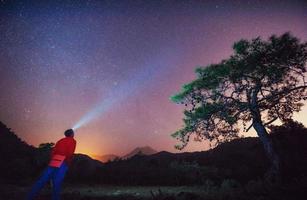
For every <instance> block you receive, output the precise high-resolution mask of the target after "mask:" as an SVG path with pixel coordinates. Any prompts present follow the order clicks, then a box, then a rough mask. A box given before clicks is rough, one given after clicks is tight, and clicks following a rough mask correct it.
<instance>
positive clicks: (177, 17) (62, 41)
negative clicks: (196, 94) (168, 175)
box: [0, 0, 307, 154]
mask: <svg viewBox="0 0 307 200" xmlns="http://www.w3.org/2000/svg"><path fill="white" fill-rule="evenodd" d="M264 2H265V3H264ZM306 10H307V3H306V2H304V1H140V0H133V1H129V0H127V1H49V2H48V1H44V3H42V1H27V2H23V1H1V2H0V90H1V96H0V120H1V121H3V122H4V123H5V124H7V125H8V126H9V127H10V128H12V129H13V130H14V131H15V132H16V133H17V134H18V135H19V136H20V137H21V138H22V139H24V140H25V141H26V142H27V143H29V144H33V145H38V144H39V143H42V142H49V141H50V142H55V141H56V140H57V139H59V138H60V137H62V134H63V131H64V130H65V129H67V128H71V127H72V126H73V125H74V124H75V123H77V122H78V121H79V120H80V119H83V118H84V116H87V113H95V117H93V118H91V119H90V120H88V122H87V123H86V125H84V126H82V127H80V129H78V130H77V134H76V139H77V141H78V148H77V151H78V152H83V153H89V154H105V153H115V154H125V153H126V152H127V151H129V150H131V149H132V148H134V147H136V146H145V145H149V146H152V147H153V148H155V149H157V150H168V151H175V150H174V148H173V146H174V144H175V143H176V141H175V140H174V139H173V138H171V137H170V134H171V133H173V132H174V131H176V130H177V129H179V128H181V126H182V125H183V123H182V118H183V114H182V111H183V109H184V107H182V106H181V105H176V104H174V103H172V102H171V101H170V100H169V97H170V96H171V95H173V94H175V93H176V92H178V91H180V88H181V86H182V84H184V83H187V82H189V81H191V80H193V78H195V74H194V69H195V68H196V67H197V66H206V65H208V64H210V63H214V62H219V61H220V60H221V59H224V58H227V57H228V56H229V55H230V54H231V53H232V50H231V47H232V44H233V43H234V42H235V41H237V40H239V39H242V38H245V39H251V38H254V37H257V36H261V37H262V38H263V39H267V38H268V36H270V35H271V34H277V35H279V34H282V33H284V32H286V31H290V32H291V33H292V34H293V35H295V36H297V37H298V38H300V39H301V40H305V41H306V40H307V23H306V22H307V12H306ZM103 106H108V108H107V109H104V110H103V112H98V111H100V110H99V109H101V107H103ZM306 122H307V121H304V123H306ZM207 147H208V146H207V145H206V143H192V144H191V145H190V146H189V147H188V148H187V149H186V150H190V151H192V150H203V149H206V148H207Z"/></svg>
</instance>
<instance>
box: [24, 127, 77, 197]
mask: <svg viewBox="0 0 307 200" xmlns="http://www.w3.org/2000/svg"><path fill="white" fill-rule="evenodd" d="M64 135H65V136H66V137H65V138H62V139H60V140H59V141H58V142H57V143H56V144H55V146H54V148H53V149H52V152H51V161H50V163H49V166H48V168H47V169H46V170H45V171H44V172H43V174H42V176H41V177H40V178H39V179H38V181H37V182H36V183H35V184H34V186H33V187H32V189H31V191H30V193H29V194H28V197H27V199H28V200H32V199H34V197H35V196H36V195H37V194H38V193H39V191H40V190H41V189H42V188H43V187H44V185H45V184H46V183H47V182H48V181H49V180H50V179H52V186H53V188H52V189H53V191H52V199H53V200H59V199H60V191H61V184H62V181H63V179H64V176H65V174H66V171H67V169H68V166H69V165H70V163H71V159H72V156H73V154H74V152H75V148H76V140H75V139H74V131H73V130H72V129H68V130H66V131H65V132H64Z"/></svg>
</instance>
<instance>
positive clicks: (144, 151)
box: [121, 146, 158, 160]
mask: <svg viewBox="0 0 307 200" xmlns="http://www.w3.org/2000/svg"><path fill="white" fill-rule="evenodd" d="M155 153H158V152H157V151H156V150H154V149H153V148H151V147H150V146H144V147H137V148H135V149H134V150H132V151H131V152H130V153H128V154H126V155H125V156H123V157H121V158H122V159H124V160H125V159H128V158H131V157H133V156H135V155H153V154H155Z"/></svg>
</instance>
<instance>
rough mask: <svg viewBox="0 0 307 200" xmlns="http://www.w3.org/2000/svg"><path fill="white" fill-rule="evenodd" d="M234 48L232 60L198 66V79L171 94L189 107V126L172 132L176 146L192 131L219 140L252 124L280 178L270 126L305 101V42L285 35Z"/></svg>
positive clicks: (199, 136)
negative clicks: (175, 139)
mask: <svg viewBox="0 0 307 200" xmlns="http://www.w3.org/2000/svg"><path fill="white" fill-rule="evenodd" d="M233 50H234V54H233V55H231V56H230V57H229V58H228V59H225V60H222V61H221V62H220V63H218V64H211V65H209V66H207V67H203V68H201V67H200V68H197V69H196V70H195V72H196V74H197V78H196V80H194V81H192V82H190V83H188V84H185V85H183V88H182V91H181V92H180V93H178V94H176V95H174V96H172V97H171V100H172V101H174V102H176V103H182V104H185V106H186V109H185V111H184V116H185V117H184V119H183V121H184V124H185V125H184V127H183V128H182V129H180V130H178V131H176V132H175V133H173V134H172V136H173V137H175V138H177V139H178V140H179V141H180V142H181V144H179V145H176V148H178V149H183V148H184V147H185V146H186V145H187V144H188V142H189V139H190V137H191V135H192V134H195V135H196V137H195V139H197V140H202V139H207V140H209V141H210V142H211V143H212V142H213V143H215V144H219V143H220V142H223V141H228V140H231V139H233V138H236V137H238V132H239V130H240V124H242V125H243V128H244V131H246V132H247V131H248V130H249V129H250V128H251V127H253V128H254V129H255V130H256V132H257V134H258V136H259V138H260V140H261V142H262V144H263V146H264V149H265V152H266V154H267V156H268V158H269V159H270V161H271V163H272V167H271V169H270V173H269V174H270V175H274V176H273V177H276V176H275V175H278V173H279V171H280V160H279V156H278V154H277V153H276V151H275V149H274V147H273V143H272V141H271V138H270V136H269V131H268V130H267V127H268V125H270V124H272V123H273V122H274V121H275V120H277V119H279V120H281V121H282V122H284V121H286V120H288V119H291V117H292V114H293V112H298V111H300V109H301V107H302V106H303V101H304V100H306V99H307V91H306V87H307V82H306V80H305V76H306V61H307V43H301V42H300V41H299V39H297V38H296V37H294V36H292V35H291V34H290V33H285V34H283V35H281V36H279V37H278V36H276V35H272V36H271V37H270V38H269V40H268V41H264V40H262V39H261V38H260V37H258V38H255V39H252V40H251V41H248V40H240V41H238V42H236V43H234V45H233ZM248 124H249V127H247V125H248ZM271 177H272V176H271Z"/></svg>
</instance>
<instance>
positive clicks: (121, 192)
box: [0, 185, 204, 200]
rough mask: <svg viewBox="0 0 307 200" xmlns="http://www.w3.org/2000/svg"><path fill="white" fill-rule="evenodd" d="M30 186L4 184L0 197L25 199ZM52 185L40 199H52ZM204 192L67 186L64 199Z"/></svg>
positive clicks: (188, 188)
mask: <svg viewBox="0 0 307 200" xmlns="http://www.w3.org/2000/svg"><path fill="white" fill-rule="evenodd" d="M28 190H29V187H25V186H14V185H2V186H1V189H0V193H1V194H0V199H11V200H15V199H24V197H25V196H26V193H27V192H28ZM51 190H52V188H51V186H47V187H45V188H44V189H43V190H42V192H41V194H40V196H39V197H38V199H39V200H45V199H46V200H47V199H51ZM202 195H204V192H203V191H202V190H201V188H200V187H193V186H180V187H168V186H162V187H157V186H146V187H144V186H134V187H131V186H81V185H80V186H66V187H64V188H63V191H62V197H63V199H64V200H66V199H67V200H68V199H74V200H79V199H80V200H81V199H84V200H85V199H97V200H98V199H114V200H115V199H165V198H167V199H170V198H175V197H180V196H181V198H183V199H186V196H193V197H194V198H195V197H201V196H202Z"/></svg>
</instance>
